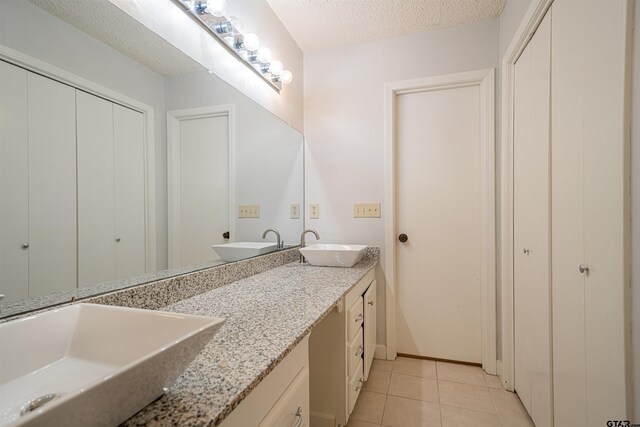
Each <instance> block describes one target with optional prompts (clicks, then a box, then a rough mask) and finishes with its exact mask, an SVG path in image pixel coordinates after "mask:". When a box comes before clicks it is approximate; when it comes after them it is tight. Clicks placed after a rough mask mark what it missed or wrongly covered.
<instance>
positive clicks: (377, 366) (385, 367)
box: [371, 359, 393, 372]
mask: <svg viewBox="0 0 640 427" xmlns="http://www.w3.org/2000/svg"><path fill="white" fill-rule="evenodd" d="M392 368H393V360H382V359H373V364H372V365H371V370H372V371H385V372H391V369H392Z"/></svg>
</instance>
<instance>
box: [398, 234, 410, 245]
mask: <svg viewBox="0 0 640 427" xmlns="http://www.w3.org/2000/svg"><path fill="white" fill-rule="evenodd" d="M398 240H400V242H401V243H406V242H407V240H409V236H407V235H406V234H404V233H402V234H401V235H399V236H398Z"/></svg>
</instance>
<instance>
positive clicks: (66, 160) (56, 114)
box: [27, 73, 77, 297]
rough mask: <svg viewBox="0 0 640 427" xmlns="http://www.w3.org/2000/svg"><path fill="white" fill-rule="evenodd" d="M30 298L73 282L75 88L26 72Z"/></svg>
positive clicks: (74, 248) (75, 274) (74, 263)
mask: <svg viewBox="0 0 640 427" xmlns="http://www.w3.org/2000/svg"><path fill="white" fill-rule="evenodd" d="M27 84H28V92H29V95H28V111H29V113H28V116H29V125H28V129H29V296H30V297H33V296H38V295H46V294H50V293H52V292H54V291H59V290H66V289H74V288H76V283H77V271H76V266H77V258H76V256H77V241H76V240H77V239H76V236H77V233H76V99H75V89H73V88H71V87H69V86H66V85H64V84H62V83H58V82H56V81H53V80H51V79H48V78H45V77H42V76H39V75H37V74H33V73H28V76H27Z"/></svg>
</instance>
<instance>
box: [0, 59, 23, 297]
mask: <svg viewBox="0 0 640 427" xmlns="http://www.w3.org/2000/svg"><path fill="white" fill-rule="evenodd" d="M0 111H2V117H0V294H2V295H4V299H3V302H9V301H16V300H19V299H23V298H28V297H29V248H28V247H24V245H28V243H29V188H28V186H29V144H28V142H27V72H26V71H25V70H23V69H22V68H18V67H16V66H14V65H11V64H8V63H6V62H2V61H0Z"/></svg>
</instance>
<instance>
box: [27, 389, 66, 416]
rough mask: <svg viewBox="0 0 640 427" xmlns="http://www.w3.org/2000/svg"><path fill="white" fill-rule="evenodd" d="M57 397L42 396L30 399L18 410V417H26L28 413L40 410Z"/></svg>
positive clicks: (53, 395) (56, 395) (52, 395)
mask: <svg viewBox="0 0 640 427" xmlns="http://www.w3.org/2000/svg"><path fill="white" fill-rule="evenodd" d="M59 397H60V395H59V394H45V395H44V396H40V397H36V398H35V399H32V400H30V401H28V402H27V403H25V404H24V405H22V407H21V408H20V416H23V415H27V414H28V413H30V412H33V411H35V410H36V409H39V408H41V407H42V406H44V405H46V404H47V403H49V402H51V401H52V400H55V399H57V398H59Z"/></svg>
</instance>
